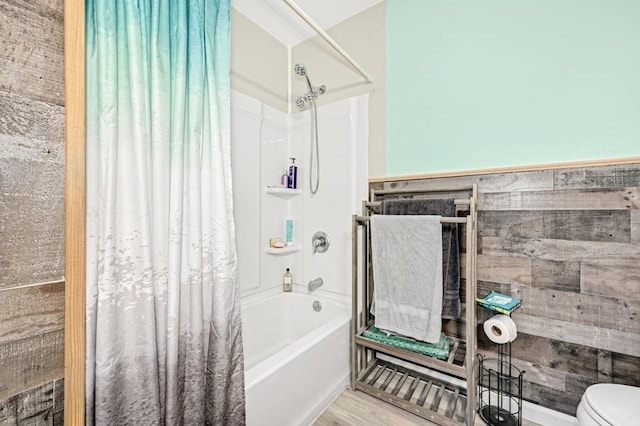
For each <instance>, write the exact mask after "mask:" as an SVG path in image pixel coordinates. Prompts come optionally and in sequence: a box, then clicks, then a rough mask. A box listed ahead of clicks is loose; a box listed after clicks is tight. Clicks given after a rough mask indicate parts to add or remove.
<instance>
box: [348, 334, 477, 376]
mask: <svg viewBox="0 0 640 426" xmlns="http://www.w3.org/2000/svg"><path fill="white" fill-rule="evenodd" d="M448 338H449V342H450V343H449V357H448V359H447V360H446V361H443V360H440V359H437V358H433V357H430V356H427V355H422V354H419V353H417V352H411V351H408V350H406V349H400V348H396V347H393V346H389V345H386V344H384V343H380V342H376V341H375V340H371V339H368V338H366V337H364V336H362V335H357V336H355V343H356V344H357V345H360V346H364V347H366V348H369V349H373V350H376V351H378V352H382V353H385V354H387V355H390V356H393V357H396V358H400V359H403V360H406V361H409V362H412V363H414V364H418V365H421V366H423V367H426V368H432V369H434V370H438V371H442V372H444V373H447V374H451V375H454V376H457V377H460V378H463V379H464V378H466V374H467V372H466V368H465V367H464V366H463V364H464V359H465V352H466V351H465V349H466V343H465V341H464V340H460V339H457V338H455V337H448Z"/></svg>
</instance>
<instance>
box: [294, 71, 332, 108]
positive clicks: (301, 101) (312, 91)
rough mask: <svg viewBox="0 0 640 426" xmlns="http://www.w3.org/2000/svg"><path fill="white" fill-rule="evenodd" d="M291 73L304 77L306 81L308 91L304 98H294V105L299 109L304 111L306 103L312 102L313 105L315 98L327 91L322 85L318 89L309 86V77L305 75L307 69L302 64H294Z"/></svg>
mask: <svg viewBox="0 0 640 426" xmlns="http://www.w3.org/2000/svg"><path fill="white" fill-rule="evenodd" d="M293 71H294V72H295V73H296V74H297V75H299V76H300V77H304V79H305V80H306V81H307V88H308V89H309V91H308V92H307V93H305V95H304V96H299V97H298V98H296V105H297V106H298V108H299V109H304V108H305V106H306V105H307V101H312V103H313V104H314V105H315V102H314V100H315V98H317V97H318V96H319V95H322V94H323V93H325V92H326V91H327V87H326V86H325V85H324V84H323V85H322V86H318V87H315V86H313V85H312V84H311V80H309V76H308V75H307V68H306V67H305V66H304V64H295V65H294V67H293Z"/></svg>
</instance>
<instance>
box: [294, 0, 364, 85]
mask: <svg viewBox="0 0 640 426" xmlns="http://www.w3.org/2000/svg"><path fill="white" fill-rule="evenodd" d="M282 1H284V2H285V3H286V4H287V6H289V7H290V8H291V9H292V10H293V11H294V12H295V13H297V14H298V16H299V17H300V18H302V20H303V21H304V22H306V23H307V24H308V25H309V26H310V27H311V28H313V29H314V30H315V32H317V33H318V35H319V36H320V37H322V38H323V39H324V41H326V42H327V43H329V45H330V46H331V47H333V48H334V49H335V50H336V51H337V52H338V53H339V54H340V55H341V56H342V57H343V58H344V60H345V61H347V62H348V63H349V64H350V65H351V66H352V67H353V68H355V69H356V71H358V72H359V73H360V75H362V76H363V77H364V78H365V79H366V80H367V83H369V84H371V83H373V77H371V75H370V74H369V73H368V72H366V71H365V70H364V68H362V67H361V66H360V65H359V64H358V63H357V62H356V61H355V60H354V59H353V58H352V57H351V56H349V54H348V53H347V52H345V51H344V49H343V48H342V47H340V45H339V44H338V43H336V41H335V40H334V39H333V38H331V36H330V35H329V34H327V32H326V31H325V30H323V29H322V28H321V27H320V26H319V25H318V24H316V23H315V22H314V21H313V19H311V17H310V16H309V15H307V14H306V13H305V12H304V10H302V9H300V6H298V5H297V4H295V3H294V2H293V1H292V0H282Z"/></svg>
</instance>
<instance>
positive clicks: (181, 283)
mask: <svg viewBox="0 0 640 426" xmlns="http://www.w3.org/2000/svg"><path fill="white" fill-rule="evenodd" d="M86 11H87V19H86V24H87V26H86V28H87V35H86V44H87V47H86V49H87V50H86V59H87V81H86V83H87V88H86V99H87V123H86V124H87V339H86V341H87V359H86V372H87V374H86V386H87V401H86V408H87V411H86V413H87V418H86V420H87V424H89V425H91V424H97V425H180V424H183V425H204V424H225V425H236V424H244V419H245V412H244V376H243V374H244V373H243V356H242V338H241V324H240V316H239V305H238V299H237V295H236V288H237V285H236V249H235V240H234V233H235V230H234V222H233V212H232V199H231V194H232V191H231V190H232V188H231V161H230V104H229V102H230V87H229V67H230V58H229V50H230V33H229V26H230V0H182V1H168V0H154V1H150V0H148V1H141V0H138V1H127V0H87V8H86Z"/></svg>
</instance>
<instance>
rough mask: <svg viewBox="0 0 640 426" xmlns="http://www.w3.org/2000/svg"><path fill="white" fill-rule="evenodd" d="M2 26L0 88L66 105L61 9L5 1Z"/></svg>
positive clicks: (0, 17) (1, 4)
mask: <svg viewBox="0 0 640 426" xmlns="http://www.w3.org/2000/svg"><path fill="white" fill-rule="evenodd" d="M60 3H61V2H57V5H58V6H59V4H60ZM25 6H26V7H25ZM0 28H2V29H3V37H1V38H0V51H2V52H4V53H2V54H1V55H0V69H2V71H3V78H2V80H0V91H3V92H9V93H17V94H21V95H25V96H27V97H29V98H31V99H35V100H41V101H45V102H48V103H51V104H55V105H64V78H63V75H64V68H63V67H62V66H61V65H62V62H61V58H62V44H63V26H62V9H61V8H60V7H58V8H55V9H53V10H52V8H51V7H46V6H41V7H38V5H29V3H28V2H13V1H2V2H0Z"/></svg>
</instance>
